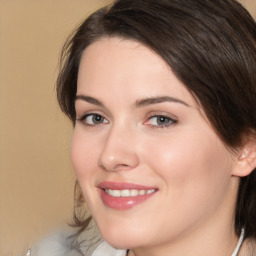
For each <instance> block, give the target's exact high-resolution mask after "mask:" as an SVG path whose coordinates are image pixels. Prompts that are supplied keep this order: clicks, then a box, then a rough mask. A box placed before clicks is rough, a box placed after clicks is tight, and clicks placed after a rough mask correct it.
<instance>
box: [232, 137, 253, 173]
mask: <svg viewBox="0 0 256 256" xmlns="http://www.w3.org/2000/svg"><path fill="white" fill-rule="evenodd" d="M255 168H256V138H253V139H252V138H251V139H250V140H248V141H247V143H246V144H244V146H243V147H242V148H241V149H240V150H239V152H238V156H237V162H236V166H235V168H234V170H233V172H232V175H233V176H237V177H244V176H248V175H249V174H250V173H251V172H252V171H253V170H254V169H255Z"/></svg>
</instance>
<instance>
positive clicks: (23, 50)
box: [0, 0, 256, 256]
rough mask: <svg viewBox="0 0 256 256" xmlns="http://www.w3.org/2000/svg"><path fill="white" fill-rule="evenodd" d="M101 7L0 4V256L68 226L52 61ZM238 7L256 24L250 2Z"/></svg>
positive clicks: (70, 181) (64, 136) (69, 184)
mask: <svg viewBox="0 0 256 256" xmlns="http://www.w3.org/2000/svg"><path fill="white" fill-rule="evenodd" d="M107 2H109V1H107V0H75V1H71V0H54V1H52V0H41V1H39V0H0V116H1V122H0V256H2V255H3V256H9V255H11V253H13V254H12V255H13V256H15V255H22V252H23V251H24V250H25V248H26V247H27V246H28V245H29V244H30V243H33V241H35V240H36V239H37V238H38V237H40V236H41V235H43V234H44V233H46V232H49V231H50V230H52V229H57V228H59V227H61V226H63V225H64V224H65V223H67V222H68V221H71V219H72V207H73V186H74V180H75V177H74V174H73V171H72V167H71V163H70V159H69V147H70V137H71V133H72V127H71V124H70V122H69V121H68V120H67V119H66V118H65V117H64V116H63V114H62V113H61V112H60V110H59V108H58V106H57V102H56V99H55V91H54V84H55V80H56V76H57V71H58V58H59V53H60V49H61V47H62V45H63V43H64V40H65V38H66V37H67V36H68V34H69V33H70V32H71V31H72V29H73V28H74V27H75V26H76V25H77V24H79V22H80V21H81V20H82V18H84V17H85V16H86V15H88V14H89V13H90V12H92V11H93V10H95V9H97V8H98V7H100V6H102V5H103V4H105V3H107ZM242 2H243V3H244V4H245V5H246V6H247V8H248V9H249V10H250V11H251V13H252V14H253V15H254V17H256V0H244V1H242ZM23 255H24V254H23Z"/></svg>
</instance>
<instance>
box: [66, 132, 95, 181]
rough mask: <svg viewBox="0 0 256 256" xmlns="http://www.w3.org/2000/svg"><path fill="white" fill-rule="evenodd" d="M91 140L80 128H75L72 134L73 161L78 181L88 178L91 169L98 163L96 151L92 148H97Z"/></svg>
mask: <svg viewBox="0 0 256 256" xmlns="http://www.w3.org/2000/svg"><path fill="white" fill-rule="evenodd" d="M92 145H94V144H93V143H92V142H91V141H90V137H88V136H84V135H83V133H82V132H80V131H79V129H77V128H75V129H74V131H73V135H72V143H71V161H72V165H73V168H74V170H75V173H76V176H77V179H78V181H79V182H80V183H81V180H83V181H84V180H88V179H87V178H86V177H89V176H90V175H91V172H90V170H91V169H93V168H94V167H93V166H94V165H95V163H97V161H96V160H95V159H96V152H95V150H92V148H93V149H95V148H97V147H96V146H93V147H92Z"/></svg>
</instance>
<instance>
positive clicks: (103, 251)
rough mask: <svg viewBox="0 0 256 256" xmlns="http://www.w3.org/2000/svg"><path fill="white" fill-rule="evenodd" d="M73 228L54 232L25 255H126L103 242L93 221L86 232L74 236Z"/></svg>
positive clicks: (124, 251) (124, 252) (123, 251)
mask: <svg viewBox="0 0 256 256" xmlns="http://www.w3.org/2000/svg"><path fill="white" fill-rule="evenodd" d="M72 233H74V230H73V229H66V230H62V231H61V232H54V233H53V234H51V235H49V236H47V237H46V238H45V239H43V240H41V241H40V242H39V243H38V244H35V245H34V246H32V247H31V248H30V250H29V251H28V253H27V256H82V255H83V256H126V250H118V249H115V248H113V247H112V246H110V245H109V244H108V243H107V242H105V241H104V240H103V239H102V238H101V236H100V234H99V232H98V229H97V227H96V225H95V223H94V222H93V221H91V223H90V224H89V226H88V228H87V230H86V232H82V233H81V234H79V235H78V236H76V237H74V236H72V235H71V234H72Z"/></svg>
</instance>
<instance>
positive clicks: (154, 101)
mask: <svg viewBox="0 0 256 256" xmlns="http://www.w3.org/2000/svg"><path fill="white" fill-rule="evenodd" d="M76 100H83V101H86V102H88V103H91V104H93V105H96V106H100V107H104V104H103V103H102V102H100V101H99V100H97V99H95V98H93V97H90V96H86V95H76V98H75V101H76ZM164 102H171V103H180V104H182V105H185V106H187V107H189V105H188V104H187V103H186V102H185V101H183V100H180V99H177V98H174V97H170V96H160V97H150V98H145V99H140V100H136V102H135V106H136V107H145V106H149V105H153V104H159V103H164Z"/></svg>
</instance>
